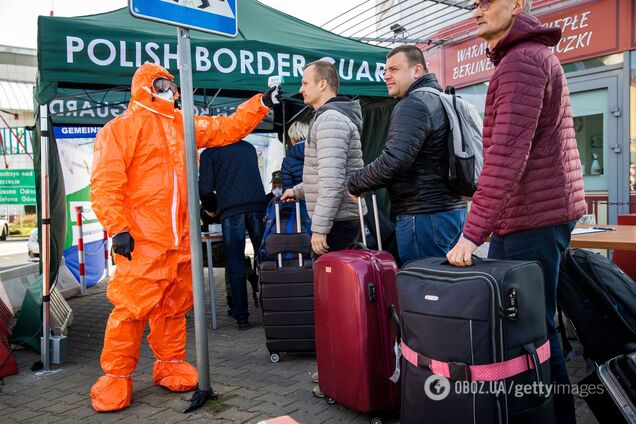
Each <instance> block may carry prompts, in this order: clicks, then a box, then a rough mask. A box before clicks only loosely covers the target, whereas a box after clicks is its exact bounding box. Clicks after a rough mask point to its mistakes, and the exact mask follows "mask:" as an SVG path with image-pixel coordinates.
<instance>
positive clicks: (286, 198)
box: [280, 188, 296, 202]
mask: <svg viewBox="0 0 636 424" xmlns="http://www.w3.org/2000/svg"><path fill="white" fill-rule="evenodd" d="M280 200H282V201H283V202H293V201H294V200H296V193H294V189H293V188H288V189H287V190H285V192H284V193H283V195H282V196H281V197H280Z"/></svg>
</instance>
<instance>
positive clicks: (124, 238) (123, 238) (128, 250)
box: [113, 231, 135, 261]
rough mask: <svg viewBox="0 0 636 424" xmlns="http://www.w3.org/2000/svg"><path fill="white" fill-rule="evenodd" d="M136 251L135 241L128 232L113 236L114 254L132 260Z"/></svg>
mask: <svg viewBox="0 0 636 424" xmlns="http://www.w3.org/2000/svg"><path fill="white" fill-rule="evenodd" d="M134 250H135V239H133V238H132V236H131V235H130V233H129V232H128V231H122V232H121V233H119V234H115V236H113V252H115V253H117V254H118V255H121V256H123V257H124V258H128V260H129V261H130V260H132V252H133V251H134Z"/></svg>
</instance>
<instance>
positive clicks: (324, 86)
mask: <svg viewBox="0 0 636 424" xmlns="http://www.w3.org/2000/svg"><path fill="white" fill-rule="evenodd" d="M327 86H328V84H327V80H326V79H321V80H320V85H319V86H318V88H320V91H325V90H326V89H327Z"/></svg>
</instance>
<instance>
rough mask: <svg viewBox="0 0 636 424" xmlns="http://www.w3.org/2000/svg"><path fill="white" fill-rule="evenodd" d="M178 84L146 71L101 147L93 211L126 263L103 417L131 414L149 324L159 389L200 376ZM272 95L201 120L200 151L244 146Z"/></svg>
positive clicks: (116, 291)
mask: <svg viewBox="0 0 636 424" xmlns="http://www.w3.org/2000/svg"><path fill="white" fill-rule="evenodd" d="M173 79H174V78H173V76H172V75H171V74H170V73H169V72H168V71H167V70H166V69H164V68H163V67H161V66H159V65H157V64H154V63H146V64H144V65H142V66H141V67H140V68H139V69H138V70H137V71H136V72H135V75H134V77H133V79H132V87H131V100H130V104H129V106H128V109H127V110H126V111H125V112H124V113H123V114H122V115H121V116H118V117H117V118H115V119H113V120H112V121H110V122H109V123H108V124H106V125H105V126H104V128H102V130H101V131H100V132H99V133H98V134H97V138H96V140H95V153H94V158H93V171H92V175H91V199H92V206H93V210H94V211H95V213H96V215H97V217H98V218H99V221H100V222H101V223H102V225H103V226H104V228H105V229H106V230H107V231H108V234H109V235H111V236H112V237H113V251H114V252H115V253H116V254H119V256H118V255H115V258H116V264H117V269H116V271H115V273H114V275H113V277H112V278H111V280H110V282H109V284H108V293H107V294H108V299H109V300H110V302H111V303H112V304H113V305H114V308H113V311H112V312H111V314H110V316H109V318H108V322H107V324H106V332H105V335H104V347H103V350H102V356H101V366H102V369H103V370H104V373H105V375H104V376H102V377H100V378H99V379H98V380H97V382H96V383H95V384H94V385H93V387H92V389H91V398H92V406H93V409H95V410H96V411H116V410H119V409H123V408H126V407H127V406H129V405H130V403H131V399H132V388H133V383H132V378H131V374H132V373H133V371H134V370H135V368H136V366H137V361H138V359H139V349H140V345H141V338H142V335H143V331H144V328H145V326H146V322H148V323H149V325H150V334H148V343H149V344H150V347H151V349H152V351H153V353H154V355H155V358H156V361H155V364H154V369H153V381H154V383H155V384H159V385H161V386H163V387H166V388H168V389H169V390H172V391H176V392H183V391H189V390H193V389H195V388H196V386H197V371H196V369H195V368H194V367H193V366H192V365H191V364H190V363H188V362H186V361H185V356H186V351H185V345H186V320H185V314H186V312H187V311H188V310H190V309H191V308H192V274H191V263H190V241H189V238H190V234H189V229H188V228H189V227H188V207H187V188H186V187H187V182H186V162H185V155H186V152H185V145H184V134H183V117H182V115H181V111H180V110H178V109H175V107H174V100H175V99H176V98H177V96H178V92H177V87H176V85H175V84H174V82H173ZM273 90H274V88H270V89H269V90H268V91H267V92H265V94H263V95H261V94H258V95H255V96H254V97H252V98H251V99H249V100H247V101H246V102H244V103H243V104H241V105H240V106H239V107H238V108H237V110H236V112H235V113H234V114H232V115H231V116H212V117H204V116H197V117H195V137H196V144H197V147H198V148H201V147H217V146H224V145H227V144H231V143H234V142H236V141H239V140H241V139H243V138H244V137H245V136H247V135H248V134H249V133H250V132H252V130H254V128H255V127H256V126H257V125H258V124H259V123H260V122H261V120H262V119H263V118H264V117H265V115H267V113H268V112H269V110H270V108H271V107H272V106H273V102H274V100H273V96H274V95H275V94H274V93H273ZM133 252H134V253H133Z"/></svg>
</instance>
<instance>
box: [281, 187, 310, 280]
mask: <svg viewBox="0 0 636 424" xmlns="http://www.w3.org/2000/svg"><path fill="white" fill-rule="evenodd" d="M279 202H280V199H279V198H275V199H274V210H275V212H276V234H280V203H279ZM294 202H295V203H296V231H298V232H299V233H302V229H301V219H300V201H298V200H297V199H295V200H294ZM277 256H278V267H279V268H282V267H283V254H282V253H279V254H278V255H277ZM303 264H304V261H303V254H302V253H298V266H301V267H302V266H303Z"/></svg>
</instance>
